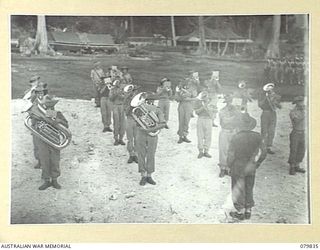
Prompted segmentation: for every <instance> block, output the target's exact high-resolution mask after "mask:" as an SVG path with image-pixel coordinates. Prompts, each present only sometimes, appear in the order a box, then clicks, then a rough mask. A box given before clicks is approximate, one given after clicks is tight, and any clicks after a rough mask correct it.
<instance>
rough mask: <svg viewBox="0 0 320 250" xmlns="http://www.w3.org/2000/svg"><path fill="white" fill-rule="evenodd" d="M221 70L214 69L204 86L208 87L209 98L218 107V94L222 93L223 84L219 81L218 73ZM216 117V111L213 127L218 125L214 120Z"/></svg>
mask: <svg viewBox="0 0 320 250" xmlns="http://www.w3.org/2000/svg"><path fill="white" fill-rule="evenodd" d="M218 72H219V71H213V72H212V75H211V78H210V79H209V80H206V81H204V87H205V89H207V91H208V93H209V98H210V99H211V101H210V103H211V104H213V105H215V106H216V108H217V104H218V94H220V93H221V89H222V87H221V84H220V82H219V76H218V75H217V73H218ZM215 118H216V113H214V114H213V116H212V127H218V126H217V125H216V124H215V123H214V120H215Z"/></svg>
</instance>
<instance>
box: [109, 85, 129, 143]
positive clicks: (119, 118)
mask: <svg viewBox="0 0 320 250" xmlns="http://www.w3.org/2000/svg"><path fill="white" fill-rule="evenodd" d="M123 88H124V86H123V84H121V81H120V80H119V79H117V80H115V81H114V82H113V87H112V89H111V91H110V101H111V102H112V104H113V111H112V113H113V130H114V131H113V135H114V144H113V145H115V146H117V145H119V144H120V145H126V144H125V143H124V141H123V137H124V134H125V130H126V117H125V114H124V108H123V103H124V97H125V95H124V89H123Z"/></svg>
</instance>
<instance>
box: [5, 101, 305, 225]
mask: <svg viewBox="0 0 320 250" xmlns="http://www.w3.org/2000/svg"><path fill="white" fill-rule="evenodd" d="M11 105H12V131H14V132H13V134H12V180H11V181H12V183H11V185H12V187H11V199H12V200H11V223H14V224H15V223H23V224H24V223H27V224H29V223H30V224H31V223H132V222H134V223H230V222H231V223H232V222H235V221H233V220H232V219H231V218H229V217H228V216H226V214H228V211H229V210H230V209H231V208H232V202H231V197H230V179H229V178H228V177H225V178H223V179H220V178H218V173H219V169H218V167H217V163H218V146H217V145H218V131H219V129H218V128H214V129H213V141H212V147H211V149H210V153H211V154H212V155H213V158H212V159H206V158H205V159H200V160H198V159H197V158H196V156H197V147H196V118H193V119H192V121H191V123H190V138H191V140H192V143H190V144H185V143H184V144H181V145H178V144H177V143H176V140H177V136H176V130H177V127H178V124H177V104H176V103H175V102H172V106H171V114H170V122H169V127H170V129H169V130H163V131H162V132H161V134H160V135H159V144H158V150H157V153H156V172H155V174H154V179H155V180H156V181H157V185H156V186H151V185H146V186H145V187H141V186H139V184H138V182H139V179H140V176H139V174H138V172H137V168H138V167H137V165H136V164H127V163H126V161H127V158H128V155H127V152H126V148H125V147H124V146H117V147H115V146H113V140H112V134H110V133H109V134H103V133H102V132H101V130H102V124H101V118H100V112H99V110H98V109H96V108H94V107H93V103H91V102H90V101H85V100H69V99H62V100H61V101H60V102H59V103H58V104H57V109H58V110H61V111H63V113H64V114H65V116H66V117H67V119H68V120H69V123H70V129H71V131H72V133H73V140H72V143H71V144H70V145H69V146H68V147H67V148H66V149H65V150H63V151H62V154H61V169H62V176H61V177H60V179H59V181H60V183H61V185H62V189H61V190H55V189H53V188H49V189H47V190H46V191H38V186H39V185H41V183H42V182H41V171H40V170H36V169H33V165H34V164H35V163H36V162H35V160H34V158H33V154H32V138H31V135H30V132H29V131H28V130H27V129H26V128H25V127H24V125H23V120H24V117H25V114H21V113H20V112H21V109H22V107H23V102H22V101H21V100H12V102H11ZM221 105H222V104H221V103H219V107H220V108H221ZM283 106H284V107H283V109H282V110H281V111H280V112H279V115H278V127H277V135H276V138H275V150H276V152H277V154H276V155H275V156H272V157H271V156H270V155H269V156H268V158H267V159H266V160H265V162H264V163H263V164H262V165H261V167H260V169H259V170H258V172H257V177H256V186H255V192H254V195H255V201H256V207H255V208H254V210H253V215H252V218H251V220H249V221H246V222H248V223H299V224H303V223H308V208H307V204H308V202H307V197H308V192H307V175H301V174H298V175H296V176H289V175H288V165H287V163H286V161H287V158H288V153H289V152H288V135H289V132H290V131H289V130H290V122H289V116H288V113H289V109H291V107H292V105H291V104H290V103H284V105H283ZM249 111H250V113H251V114H252V115H253V116H254V117H255V118H257V120H258V127H257V128H256V130H257V131H259V129H260V127H259V123H260V122H259V120H260V119H259V116H260V111H259V110H258V108H257V104H256V103H253V104H251V105H250V106H249ZM111 197H114V199H111Z"/></svg>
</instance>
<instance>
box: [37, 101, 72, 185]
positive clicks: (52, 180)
mask: <svg viewBox="0 0 320 250" xmlns="http://www.w3.org/2000/svg"><path fill="white" fill-rule="evenodd" d="M57 102H58V100H55V99H54V98H53V97H52V96H49V95H45V96H44V97H43V100H42V101H41V102H40V105H41V106H42V107H43V108H45V109H46V110H48V111H49V110H50V111H51V113H50V115H51V116H52V117H54V120H55V122H57V123H60V124H62V125H63V126H64V127H66V128H68V121H67V120H66V118H65V117H64V116H63V114H62V113H61V112H60V111H55V110H54V106H55V105H56V103H57ZM39 158H40V162H41V168H42V179H44V183H43V184H42V185H41V186H40V187H39V190H45V189H47V188H48V187H50V186H53V187H54V188H56V189H60V188H61V186H60V184H59V183H58V181H57V179H58V177H59V176H60V174H61V171H60V166H59V165H60V150H58V149H56V148H53V147H52V146H50V145H48V144H47V143H45V142H44V141H42V140H39Z"/></svg>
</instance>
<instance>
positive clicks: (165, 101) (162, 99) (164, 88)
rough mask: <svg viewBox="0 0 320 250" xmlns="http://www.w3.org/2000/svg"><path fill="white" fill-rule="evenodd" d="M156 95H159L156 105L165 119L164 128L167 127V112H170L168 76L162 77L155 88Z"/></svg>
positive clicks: (170, 92)
mask: <svg viewBox="0 0 320 250" xmlns="http://www.w3.org/2000/svg"><path fill="white" fill-rule="evenodd" d="M157 95H158V97H159V103H158V107H159V108H160V110H161V111H162V113H163V114H164V119H165V121H166V126H165V128H166V129H169V127H168V125H167V124H168V121H169V113H170V98H171V97H172V89H171V82H170V80H169V79H168V78H162V79H161V81H160V86H159V87H158V88H157Z"/></svg>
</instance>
